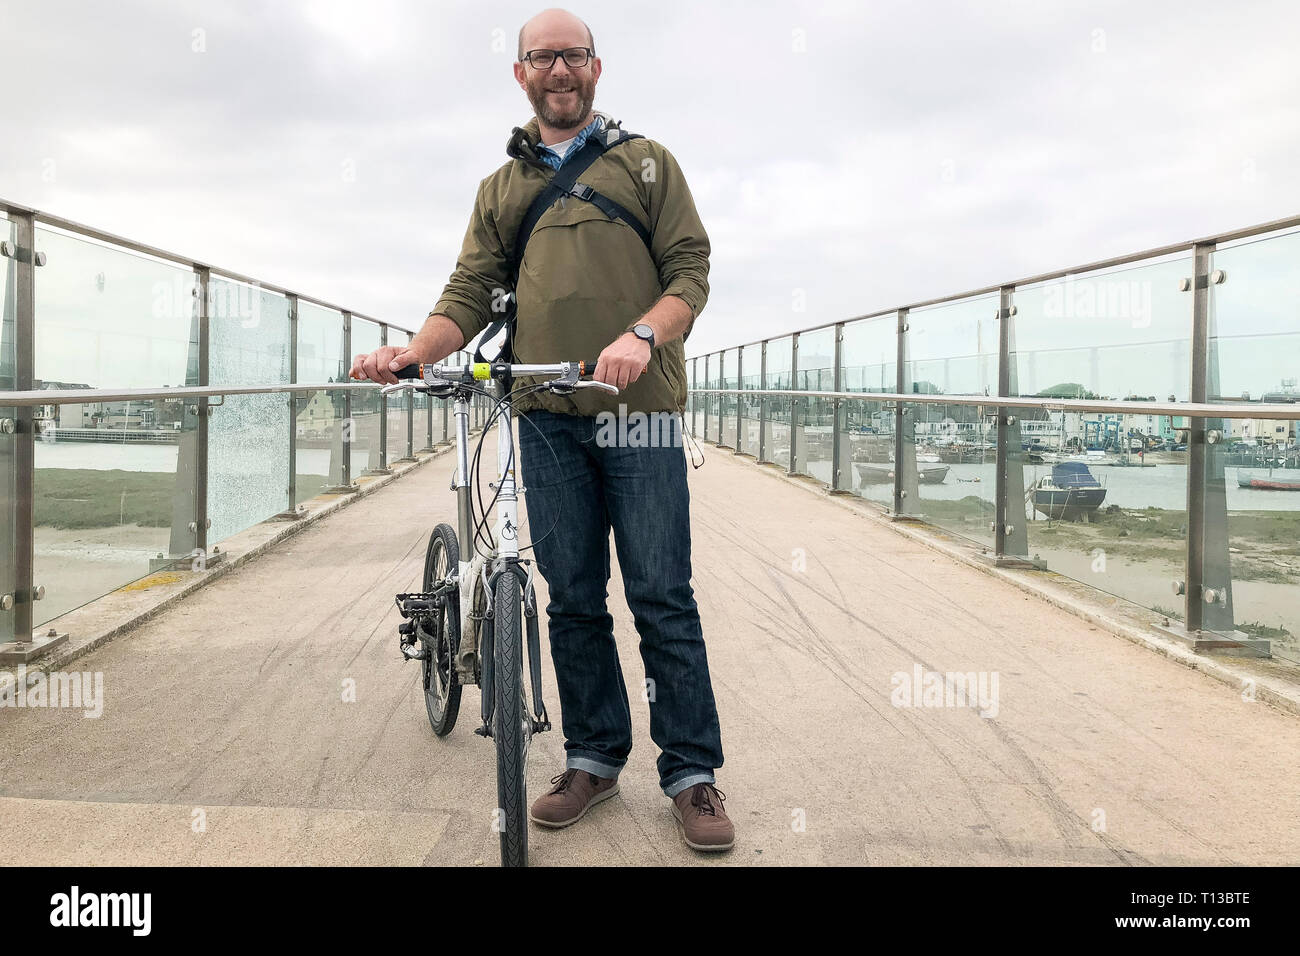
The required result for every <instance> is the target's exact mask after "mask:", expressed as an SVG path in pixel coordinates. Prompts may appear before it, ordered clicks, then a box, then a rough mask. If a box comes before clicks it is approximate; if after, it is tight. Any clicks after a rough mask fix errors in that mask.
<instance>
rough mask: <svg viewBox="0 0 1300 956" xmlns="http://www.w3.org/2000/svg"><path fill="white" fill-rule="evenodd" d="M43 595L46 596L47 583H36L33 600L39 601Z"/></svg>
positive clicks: (33, 589)
mask: <svg viewBox="0 0 1300 956" xmlns="http://www.w3.org/2000/svg"><path fill="white" fill-rule="evenodd" d="M43 597H45V585H44V584H38V585H36V586H35V587H34V588H32V600H33V601H39V600H41V599H42V598H43Z"/></svg>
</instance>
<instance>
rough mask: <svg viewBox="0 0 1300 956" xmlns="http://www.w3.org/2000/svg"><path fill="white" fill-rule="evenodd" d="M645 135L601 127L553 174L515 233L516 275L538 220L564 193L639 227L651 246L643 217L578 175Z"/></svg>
mask: <svg viewBox="0 0 1300 956" xmlns="http://www.w3.org/2000/svg"><path fill="white" fill-rule="evenodd" d="M641 138H642V137H641V135H640V134H639V133H629V132H626V131H625V130H621V129H617V128H613V129H604V130H598V131H597V132H595V133H593V134H592V135H591V136H589V137H587V142H586V143H584V144H583V146H582V149H580V150H578V152H577V153H575V154H574V155H573V158H572V159H570V160H568V161H567V162H566V163H565V164H564V165H563V166H561V167H560V168H559V169H558V170H556V172H555V175H554V176H552V177H551V181H550V182H548V183H547V184H546V186H545V187H544V188H543V189H542V191H541V192H540V193H538V194H537V198H536V199H534V200H533V204H532V205H531V206H529V207H528V211H527V212H526V213H524V218H523V221H522V222H521V223H520V224H519V232H518V233H516V234H515V246H514V252H513V255H512V257H511V265H512V269H511V274H512V275H518V274H519V264H520V263H521V262H522V261H523V259H524V249H525V248H527V246H528V240H529V239H530V238H531V237H532V234H533V229H535V228H536V227H537V221H538V220H539V219H541V218H542V214H543V213H545V212H546V210H548V209H550V208H551V206H552V205H554V203H555V201H556V200H557V199H559V198H560V197H561V196H574V197H576V198H578V199H582V200H585V201H586V202H589V203H591V204H592V205H593V206H595V207H596V208H597V209H599V210H600V211H601V212H603V213H604V214H605V215H606V216H608V217H609V218H610V219H622V220H623V221H624V222H626V223H627V224H628V225H629V226H631V227H632V228H633V229H634V230H636V234H637V235H638V236H640V237H641V241H642V242H644V243H645V246H646V249H647V250H648V249H649V248H650V232H649V230H647V229H646V227H645V226H644V225H642V223H641V220H639V219H637V218H636V216H634V215H632V213H630V212H628V211H627V209H625V208H624V207H623V206H621V205H620V204H619V203H617V202H615V201H614V200H612V199H609V198H608V197H606V196H602V195H601V194H600V193H598V192H596V190H594V189H592V188H591V187H590V186H588V185H586V184H584V183H580V182H578V177H579V176H581V175H582V174H583V173H585V172H586V171H587V169H588V168H589V167H590V166H591V164H592V163H594V162H595V161H596V160H597V159H599V158H600V157H601V156H603V155H604V154H605V152H606V151H607V150H609V149H610V148H611V147H613V146H617V145H618V144H619V143H622V142H626V141H627V140H629V139H641Z"/></svg>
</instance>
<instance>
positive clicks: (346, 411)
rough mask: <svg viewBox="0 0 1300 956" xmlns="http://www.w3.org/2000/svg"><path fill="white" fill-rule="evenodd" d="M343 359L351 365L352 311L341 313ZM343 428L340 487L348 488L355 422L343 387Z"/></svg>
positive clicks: (349, 398) (350, 392)
mask: <svg viewBox="0 0 1300 956" xmlns="http://www.w3.org/2000/svg"><path fill="white" fill-rule="evenodd" d="M343 360H344V361H345V362H347V363H348V365H349V367H351V363H352V313H351V312H344V313H343ZM339 425H340V427H341V428H342V429H343V436H342V437H343V472H342V475H341V476H340V480H341V483H342V484H341V487H342V488H349V487H351V485H352V439H353V437H354V432H355V430H356V423H355V422H354V421H353V420H352V390H351V389H345V390H344V392H343V421H342V422H340V423H339Z"/></svg>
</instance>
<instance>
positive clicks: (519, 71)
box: [515, 60, 528, 90]
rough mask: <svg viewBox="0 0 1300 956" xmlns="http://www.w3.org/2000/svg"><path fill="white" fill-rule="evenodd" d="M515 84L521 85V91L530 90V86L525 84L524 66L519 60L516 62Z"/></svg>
mask: <svg viewBox="0 0 1300 956" xmlns="http://www.w3.org/2000/svg"><path fill="white" fill-rule="evenodd" d="M515 82H516V83H518V84H519V87H520V89H523V90H527V89H528V84H527V83H525V82H524V65H523V64H522V63H520V62H519V61H518V60H516V61H515Z"/></svg>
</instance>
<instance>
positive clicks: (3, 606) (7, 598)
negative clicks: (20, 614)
mask: <svg viewBox="0 0 1300 956" xmlns="http://www.w3.org/2000/svg"><path fill="white" fill-rule="evenodd" d="M13 609H14V596H13V595H12V594H4V595H0V611H12V610H13Z"/></svg>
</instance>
